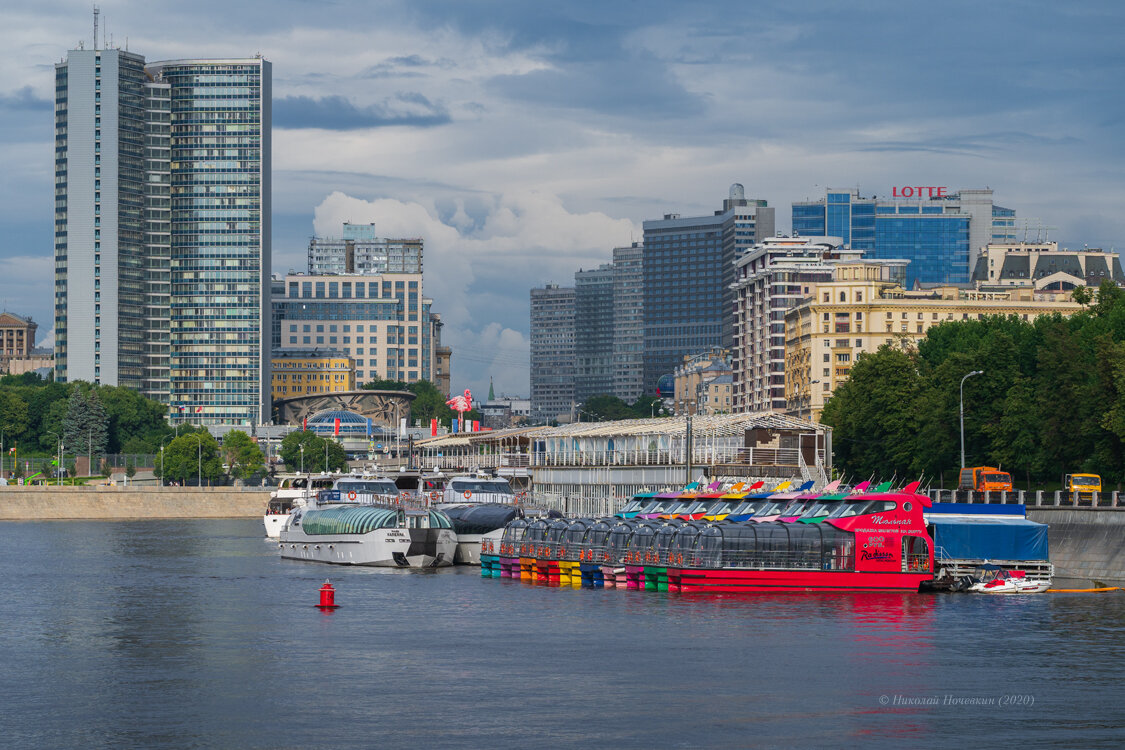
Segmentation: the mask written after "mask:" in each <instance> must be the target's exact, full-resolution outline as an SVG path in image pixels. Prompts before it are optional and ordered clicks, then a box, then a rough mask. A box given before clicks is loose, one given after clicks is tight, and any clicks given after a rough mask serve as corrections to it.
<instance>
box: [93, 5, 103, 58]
mask: <svg viewBox="0 0 1125 750" xmlns="http://www.w3.org/2000/svg"><path fill="white" fill-rule="evenodd" d="M99 13H101V11H100V10H98V6H96V5H95V6H94V49H97V48H98V14H99Z"/></svg>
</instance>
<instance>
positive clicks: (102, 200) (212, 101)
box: [55, 48, 271, 424]
mask: <svg viewBox="0 0 1125 750" xmlns="http://www.w3.org/2000/svg"><path fill="white" fill-rule="evenodd" d="M55 77H56V106H55V110H56V112H55V174H56V177H55V182H56V189H55V259H56V260H55V268H56V271H55V331H56V335H55V339H56V354H57V356H56V366H55V374H56V378H57V379H59V380H61V381H67V380H88V381H91V382H95V383H104V384H107V385H121V386H126V387H130V388H135V389H137V390H140V391H141V392H143V393H144V394H145V395H146V396H148V397H150V398H154V399H157V400H159V401H161V402H163V403H166V404H169V405H170V407H171V416H172V418H173V419H175V420H182V421H190V422H195V423H198V424H244V423H247V422H258V423H261V422H265V421H268V420H269V412H270V382H269V379H270V376H269V372H270V357H269V343H270V341H269V317H268V316H269V306H268V298H269V294H268V290H269V287H268V285H269V278H270V101H271V93H270V85H271V84H270V78H271V73H270V63H269V62H267V61H265V60H263V59H261V58H247V59H221V60H173V61H166V62H157V63H151V64H148V65H146V64H145V59H144V57H142V56H141V55H138V54H135V53H131V52H124V51H121V50H118V49H96V48H95V49H88V50H87V49H77V50H71V51H70V52H69V53H68V55H67V59H66V60H65V61H64V62H61V63H59V64H58V65H56V72H55Z"/></svg>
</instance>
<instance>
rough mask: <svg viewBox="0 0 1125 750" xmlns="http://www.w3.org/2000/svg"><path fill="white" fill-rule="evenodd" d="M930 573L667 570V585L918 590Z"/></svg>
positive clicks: (721, 589)
mask: <svg viewBox="0 0 1125 750" xmlns="http://www.w3.org/2000/svg"><path fill="white" fill-rule="evenodd" d="M932 579H933V575H932V574H931V573H872V572H855V571H820V570H731V569H727V570H673V569H669V570H668V587H669V589H671V590H673V591H675V590H676V589H677V588H678V589H679V590H680V591H683V592H699V591H705V592H716V593H737V592H740V591H812V590H817V591H917V590H918V587H919V586H920V585H921V584H922V583H924V582H926V581H930V580H932Z"/></svg>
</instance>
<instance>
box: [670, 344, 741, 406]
mask: <svg viewBox="0 0 1125 750" xmlns="http://www.w3.org/2000/svg"><path fill="white" fill-rule="evenodd" d="M730 374H731V365H730V352H728V351H726V350H725V349H712V350H711V351H708V352H703V353H702V354H696V355H694V356H690V357H684V361H683V362H681V363H680V365H679V367H677V368H676V370H675V372H674V373H673V375H674V377H675V390H674V392H673V396H672V413H673V414H675V415H676V416H678V417H680V416H685V415H689V414H705V413H711V414H714V413H715V412H714V411H711V412H706V411H704V409H703V405H702V400H703V399H704V398H705V397H706V395H707V391H706V390H705V388H704V384H705V383H709V382H711V381H713V380H715V379H716V378H718V377H721V376H724V375H725V376H727V377H728V381H727V384H728V385H727V388H728V395H729V387H730V386H729V383H730V381H729V376H730ZM730 411H731V407H730V401H727V403H726V412H730Z"/></svg>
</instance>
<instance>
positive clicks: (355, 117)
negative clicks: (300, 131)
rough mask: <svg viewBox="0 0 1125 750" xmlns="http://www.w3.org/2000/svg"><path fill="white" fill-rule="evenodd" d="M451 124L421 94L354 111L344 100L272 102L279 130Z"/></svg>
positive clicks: (438, 106)
mask: <svg viewBox="0 0 1125 750" xmlns="http://www.w3.org/2000/svg"><path fill="white" fill-rule="evenodd" d="M451 121H452V118H451V117H450V116H449V112H448V110H446V108H445V107H444V106H443V105H441V104H436V103H434V102H431V101H430V100H429V99H427V98H426V97H425V96H423V95H422V94H419V93H416V92H404V93H399V94H396V95H395V96H394V97H392V98H390V99H386V100H384V101H383V102H380V103H378V104H372V105H369V106H367V107H357V106H356V105H355V104H353V103H352V102H351V100H349V99H348V98H346V97H344V96H339V95H334V96H322V97H317V98H314V97H311V96H287V97H284V98H281V99H275V100H274V102H273V124H274V126H275V127H278V128H322V129H325V130H362V129H365V128H383V127H390V126H392V125H394V126H406V127H416V128H429V127H434V126H435V125H445V124H447V123H449V122H451Z"/></svg>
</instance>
